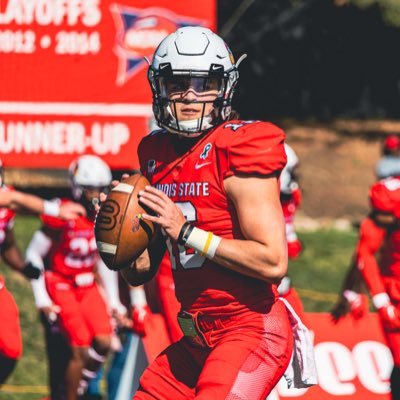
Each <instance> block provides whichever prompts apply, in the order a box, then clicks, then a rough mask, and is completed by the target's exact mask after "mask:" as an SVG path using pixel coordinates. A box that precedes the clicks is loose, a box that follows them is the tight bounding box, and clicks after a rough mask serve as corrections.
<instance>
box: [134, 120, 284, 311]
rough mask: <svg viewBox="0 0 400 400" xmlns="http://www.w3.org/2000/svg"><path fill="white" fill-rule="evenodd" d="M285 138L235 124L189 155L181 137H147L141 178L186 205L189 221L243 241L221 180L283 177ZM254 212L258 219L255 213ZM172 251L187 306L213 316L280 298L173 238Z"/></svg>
mask: <svg viewBox="0 0 400 400" xmlns="http://www.w3.org/2000/svg"><path fill="white" fill-rule="evenodd" d="M284 137H285V136H284V133H283V132H282V131H281V130H280V129H279V128H278V127H276V126H275V125H272V124H270V123H263V122H245V121H229V122H227V123H224V124H222V125H220V126H218V127H216V128H214V129H213V130H212V131H210V132H208V133H207V134H206V135H205V136H203V137H202V138H200V139H199V140H198V141H197V142H196V144H195V145H194V146H193V147H191V148H190V149H189V150H188V151H186V152H185V153H184V154H183V155H179V154H178V153H177V151H176V148H177V147H176V146H177V143H179V142H180V143H182V139H180V138H179V137H178V136H177V135H172V134H170V133H168V132H166V131H165V130H160V131H155V132H153V133H152V134H150V135H149V136H147V137H145V138H144V139H143V140H142V141H141V143H140V145H139V150H138V153H139V160H140V165H141V170H142V173H143V174H144V175H145V176H146V177H147V178H148V179H149V181H150V182H151V184H152V185H153V186H155V187H156V188H158V189H160V190H162V191H163V192H164V193H166V194H167V195H168V196H169V197H170V198H171V199H172V200H173V201H174V202H175V204H176V205H177V206H178V207H180V209H181V210H182V212H183V214H184V215H185V217H186V219H187V220H188V221H189V222H191V223H193V224H194V225H195V226H197V227H199V228H200V229H204V230H206V231H211V232H213V233H214V234H216V235H218V236H221V237H222V238H227V239H243V235H242V233H241V231H240V227H239V223H238V219H237V215H236V212H235V208H234V206H233V204H232V203H231V202H230V201H229V200H228V198H227V196H226V194H225V190H224V187H223V180H224V179H225V178H227V177H229V176H232V175H234V174H259V175H268V174H272V173H279V172H280V171H281V170H282V168H283V167H284V166H285V163H286V156H285V151H284V146H283V141H284ZM183 140H185V139H183ZM189 140H190V139H189ZM183 143H185V142H183ZM186 143H187V142H186ZM244 189H245V188H244ZM254 215H255V218H257V214H256V210H255V214H254ZM167 246H168V250H169V253H170V258H171V264H172V270H173V276H174V280H175V286H176V295H177V298H178V300H179V301H180V302H181V304H182V308H183V309H185V310H187V311H189V312H197V311H206V312H207V313H209V314H221V313H233V312H239V311H241V310H245V309H249V308H251V309H252V310H262V311H265V306H266V304H267V303H268V302H271V301H273V300H274V297H275V291H274V290H273V289H272V287H271V285H269V284H267V283H266V282H263V281H261V280H258V279H254V278H250V277H247V276H245V275H242V274H238V273H237V272H234V271H231V270H229V269H228V268H225V267H221V266H219V265H218V264H216V263H215V262H213V261H211V260H208V259H206V258H205V257H202V256H201V255H200V254H195V253H194V251H193V250H192V249H186V248H185V247H183V246H178V245H177V244H176V242H172V241H171V240H169V239H167Z"/></svg>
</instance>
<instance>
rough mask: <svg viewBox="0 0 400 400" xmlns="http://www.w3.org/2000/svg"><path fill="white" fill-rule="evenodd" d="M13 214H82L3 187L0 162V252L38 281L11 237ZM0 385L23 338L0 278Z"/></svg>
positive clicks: (19, 351) (72, 207) (68, 205)
mask: <svg viewBox="0 0 400 400" xmlns="http://www.w3.org/2000/svg"><path fill="white" fill-rule="evenodd" d="M16 212H21V213H32V214H41V213H42V214H45V215H48V216H58V217H60V218H63V219H66V218H68V219H75V218H78V217H79V215H84V214H85V209H84V208H83V207H82V206H81V205H80V204H77V203H73V202H68V203H65V204H63V205H60V204H59V203H58V202H53V201H48V200H43V199H41V198H40V197H37V196H34V195H31V194H28V193H23V192H19V191H17V190H14V189H13V188H11V187H9V186H6V185H5V184H4V169H3V163H2V161H1V160H0V252H1V255H2V257H3V260H4V261H5V262H6V263H7V264H8V265H9V266H10V267H11V268H13V269H14V270H16V271H19V272H21V273H22V274H23V275H24V276H25V277H27V278H28V279H37V278H38V277H39V275H40V269H38V268H37V267H35V266H34V265H33V264H32V263H25V261H24V260H23V259H22V256H21V253H20V251H19V249H18V246H17V244H16V241H15V237H14V230H13V225H14V216H15V213H16ZM0 320H1V321H2V326H1V329H0V384H2V383H4V382H5V380H6V379H7V378H8V376H9V375H10V374H11V372H12V370H13V369H14V368H15V365H16V363H17V360H18V359H19V358H20V356H21V354H22V338H21V330H20V324H19V315H18V309H17V305H16V303H15V301H14V298H13V297H12V295H11V293H10V292H9V291H8V290H7V288H6V287H5V281H4V277H2V276H1V275H0Z"/></svg>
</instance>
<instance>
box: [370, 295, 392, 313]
mask: <svg viewBox="0 0 400 400" xmlns="http://www.w3.org/2000/svg"><path fill="white" fill-rule="evenodd" d="M372 303H373V304H374V306H375V308H376V309H377V310H379V309H380V308H382V307H386V306H388V305H389V304H390V297H389V296H388V294H387V293H385V292H383V293H378V294H376V295H375V296H373V297H372Z"/></svg>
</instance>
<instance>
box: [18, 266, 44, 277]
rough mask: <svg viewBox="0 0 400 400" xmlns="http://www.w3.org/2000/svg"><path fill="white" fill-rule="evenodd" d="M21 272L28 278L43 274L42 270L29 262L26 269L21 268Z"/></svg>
mask: <svg viewBox="0 0 400 400" xmlns="http://www.w3.org/2000/svg"><path fill="white" fill-rule="evenodd" d="M21 273H22V274H23V275H24V276H25V277H26V278H28V279H38V278H39V277H40V275H41V274H42V270H41V269H40V268H38V267H36V266H35V265H33V264H32V263H31V262H28V263H26V264H25V267H24V269H23V270H21Z"/></svg>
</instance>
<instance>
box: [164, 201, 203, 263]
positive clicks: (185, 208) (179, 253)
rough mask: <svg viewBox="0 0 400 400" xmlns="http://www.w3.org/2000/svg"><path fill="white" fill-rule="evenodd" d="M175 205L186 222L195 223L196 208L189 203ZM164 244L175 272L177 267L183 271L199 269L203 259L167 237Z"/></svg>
mask: <svg viewBox="0 0 400 400" xmlns="http://www.w3.org/2000/svg"><path fill="white" fill-rule="evenodd" d="M175 204H176V205H177V206H178V207H179V208H180V209H181V211H182V213H183V215H184V216H185V218H186V221H188V222H196V221H197V212H196V208H195V207H194V205H193V204H192V203H191V202H190V201H183V202H177V203H175ZM166 242H167V247H168V252H169V257H170V260H171V266H172V269H175V270H176V269H177V266H178V265H179V266H180V267H181V268H184V269H193V268H200V267H201V266H202V265H203V263H204V261H205V257H203V256H201V255H200V254H197V253H195V252H194V250H192V249H186V248H185V247H184V246H180V245H178V244H177V243H176V242H172V241H171V239H170V238H169V237H167V239H166Z"/></svg>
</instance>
